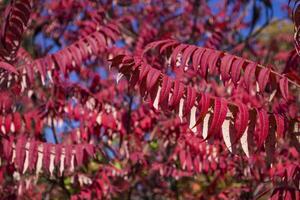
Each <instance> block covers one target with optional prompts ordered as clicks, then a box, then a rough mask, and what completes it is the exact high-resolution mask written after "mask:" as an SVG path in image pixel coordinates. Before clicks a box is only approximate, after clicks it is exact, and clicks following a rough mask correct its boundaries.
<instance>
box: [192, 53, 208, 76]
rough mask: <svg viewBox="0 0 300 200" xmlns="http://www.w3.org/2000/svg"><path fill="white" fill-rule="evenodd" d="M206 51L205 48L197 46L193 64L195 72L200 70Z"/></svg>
mask: <svg viewBox="0 0 300 200" xmlns="http://www.w3.org/2000/svg"><path fill="white" fill-rule="evenodd" d="M204 52H205V49H204V48H197V50H196V51H195V52H194V54H193V59H192V65H193V69H194V71H195V72H197V71H198V68H199V66H200V65H199V64H200V60H201V59H202V56H203V53H204Z"/></svg>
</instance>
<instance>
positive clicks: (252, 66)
mask: <svg viewBox="0 0 300 200" xmlns="http://www.w3.org/2000/svg"><path fill="white" fill-rule="evenodd" d="M256 66H257V63H249V64H248V65H247V67H246V69H245V73H244V85H245V88H246V89H247V90H248V91H249V89H250V85H251V84H252V79H253V77H254V75H255V70H256Z"/></svg>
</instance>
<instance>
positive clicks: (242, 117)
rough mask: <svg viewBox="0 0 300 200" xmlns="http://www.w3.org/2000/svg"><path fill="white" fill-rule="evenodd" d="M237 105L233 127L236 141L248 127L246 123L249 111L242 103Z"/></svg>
mask: <svg viewBox="0 0 300 200" xmlns="http://www.w3.org/2000/svg"><path fill="white" fill-rule="evenodd" d="M237 105H238V109H239V110H238V113H237V116H236V118H235V122H234V127H235V129H236V132H237V136H236V137H237V139H239V138H240V137H241V136H242V135H243V134H244V133H245V131H246V129H247V127H248V121H249V111H248V108H247V106H245V105H244V104H242V103H239V102H238V103H237Z"/></svg>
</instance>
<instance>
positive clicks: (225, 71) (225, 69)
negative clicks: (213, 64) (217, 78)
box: [220, 55, 234, 81]
mask: <svg viewBox="0 0 300 200" xmlns="http://www.w3.org/2000/svg"><path fill="white" fill-rule="evenodd" d="M233 60H234V56H233V55H225V56H224V57H223V58H222V60H221V67H220V72H221V76H222V80H223V81H228V80H229V79H230V70H231V65H232V62H233Z"/></svg>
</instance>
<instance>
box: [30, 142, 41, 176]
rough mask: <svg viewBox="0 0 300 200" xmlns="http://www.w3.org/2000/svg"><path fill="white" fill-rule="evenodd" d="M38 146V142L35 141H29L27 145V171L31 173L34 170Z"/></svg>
mask: <svg viewBox="0 0 300 200" xmlns="http://www.w3.org/2000/svg"><path fill="white" fill-rule="evenodd" d="M38 145H39V142H37V141H34V140H33V141H31V142H30V144H29V150H28V151H29V152H28V157H29V166H28V168H29V170H30V171H33V170H34V169H35V165H36V161H37V158H38Z"/></svg>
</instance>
